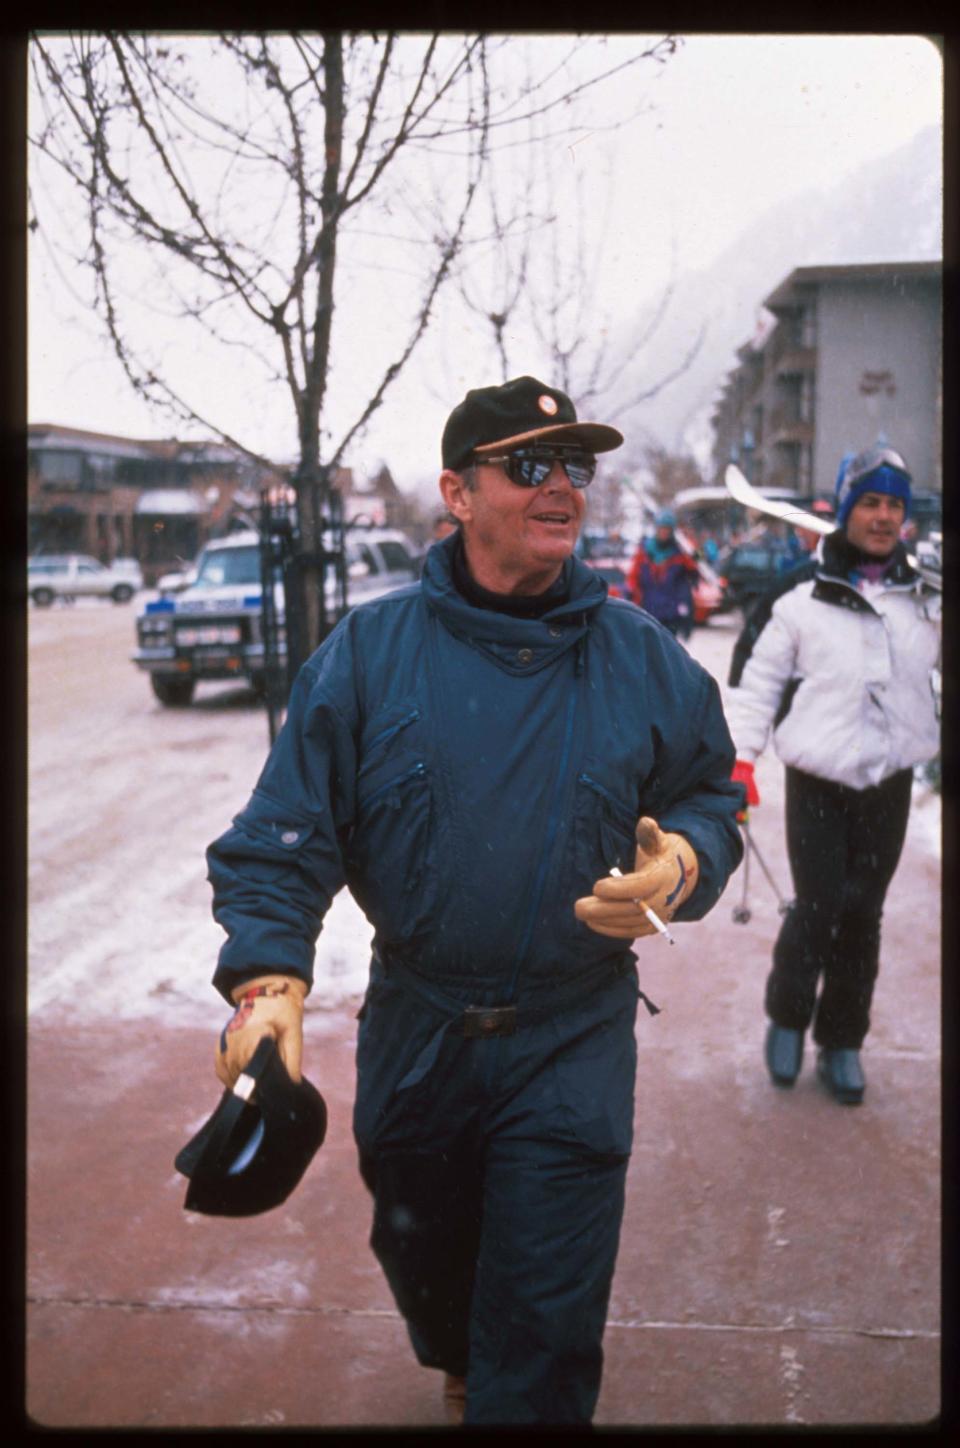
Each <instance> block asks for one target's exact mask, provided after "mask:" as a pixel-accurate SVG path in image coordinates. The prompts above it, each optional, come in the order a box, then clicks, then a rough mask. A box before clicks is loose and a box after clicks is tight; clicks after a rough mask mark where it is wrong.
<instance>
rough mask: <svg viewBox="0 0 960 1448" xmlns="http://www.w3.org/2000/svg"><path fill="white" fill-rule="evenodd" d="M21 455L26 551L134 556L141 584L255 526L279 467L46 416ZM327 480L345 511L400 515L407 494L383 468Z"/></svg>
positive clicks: (397, 521)
mask: <svg viewBox="0 0 960 1448" xmlns="http://www.w3.org/2000/svg"><path fill="white" fill-rule="evenodd" d="M27 459H28V478H27V525H28V540H27V547H28V551H29V552H30V553H40V552H43V553H88V554H90V555H91V556H92V557H95V558H99V559H100V561H101V562H102V563H111V562H112V561H113V560H114V558H118V557H130V558H136V559H138V560H139V562H140V566H141V568H142V570H143V575H144V578H145V580H146V582H147V583H148V584H151V583H154V582H155V581H156V579H157V577H159V575H160V574H161V573H164V572H166V571H167V570H168V569H170V568H172V567H174V566H175V565H176V564H178V563H181V562H183V561H185V560H189V559H192V558H194V557H195V556H196V554H197V552H198V551H199V549H200V548H201V547H202V546H203V544H204V543H205V542H206V541H207V539H208V538H210V537H216V536H218V535H220V534H223V533H226V532H228V531H229V530H230V529H231V527H234V526H238V525H239V526H248V527H249V526H251V525H252V526H256V523H257V521H258V516H259V509H260V496H261V492H262V491H263V490H264V489H268V488H270V487H273V486H275V485H277V484H282V483H283V478H282V476H281V474H280V471H279V470H278V471H277V472H271V471H270V470H268V469H264V468H262V467H258V466H257V464H255V463H254V462H253V461H252V460H251V459H249V458H248V457H246V456H245V455H244V454H242V453H239V452H236V451H234V450H233V449H232V448H229V447H226V446H224V445H223V444H221V443H211V442H207V443H188V442H177V441H173V440H171V441H164V442H160V441H141V440H137V439H133V438H125V437H116V436H113V435H111V434H108V433H100V432H87V431H85V430H84V429H82V428H75V427H62V426H60V425H58V424H55V423H32V424H30V425H29V426H28V428H27ZM333 481H334V486H335V487H336V488H338V489H339V491H340V492H341V493H342V494H343V495H344V505H345V506H344V511H345V513H346V515H347V516H348V517H353V516H355V515H357V514H358V513H360V514H363V515H364V516H365V517H368V516H369V518H370V520H371V521H383V522H386V523H388V524H389V525H390V526H397V527H402V526H404V525H405V524H406V523H407V521H408V519H407V513H408V512H409V508H408V505H407V500H406V499H405V497H404V495H403V494H402V493H400V492H399V490H398V489H397V487H396V484H395V483H394V481H393V478H392V477H391V475H390V471H389V469H388V468H387V467H385V466H384V467H382V468H381V470H380V472H379V473H378V475H377V476H376V477H375V478H374V479H373V480H372V481H371V482H370V484H369V485H368V486H366V487H365V488H363V489H362V490H360V489H358V488H356V487H355V483H354V477H353V472H352V470H351V469H350V468H340V469H338V470H337V472H336V474H335V476H334V480H333Z"/></svg>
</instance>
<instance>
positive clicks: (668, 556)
mask: <svg viewBox="0 0 960 1448" xmlns="http://www.w3.org/2000/svg"><path fill="white" fill-rule="evenodd" d="M676 526H677V518H676V514H675V513H673V512H672V511H671V510H670V509H669V508H665V509H664V510H663V511H662V512H660V513H658V514H657V518H656V530H655V532H654V534H653V537H652V538H646V539H644V541H643V542H642V543H641V544H640V546H639V548H638V549H637V551H636V553H635V554H634V558H633V562H632V564H631V565H630V572H629V574H628V576H627V586H628V588H629V590H630V598H631V599H632V600H633V602H634V603H638V604H639V605H640V607H641V608H643V609H645V610H646V612H647V613H649V614H652V615H653V617H654V618H655V619H657V621H658V622H659V623H662V624H663V625H664V627H665V628H668V629H669V630H670V632H671V633H672V634H673V635H674V637H676V638H679V639H684V640H686V639H689V637H690V635H691V633H692V632H693V589H694V585H695V583H696V580H697V561H696V558H695V557H694V556H693V554H692V553H688V552H685V551H684V549H683V548H681V547H680V544H679V542H678V540H677V535H676V532H675V531H674V530H675V529H676Z"/></svg>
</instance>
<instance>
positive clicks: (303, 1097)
mask: <svg viewBox="0 0 960 1448" xmlns="http://www.w3.org/2000/svg"><path fill="white" fill-rule="evenodd" d="M326 1131H327V1107H326V1103H325V1102H324V1099H323V1097H322V1096H321V1095H320V1092H319V1091H318V1090H317V1088H316V1087H315V1086H313V1085H312V1084H311V1083H310V1082H309V1081H307V1080H305V1079H302V1080H300V1081H291V1079H290V1077H289V1075H288V1073H287V1069H286V1067H285V1066H284V1064H283V1062H282V1061H281V1059H280V1056H279V1054H278V1052H277V1043H276V1041H274V1040H273V1038H272V1037H271V1036H264V1038H263V1040H262V1041H260V1043H259V1045H258V1046H257V1049H256V1050H255V1051H254V1053H253V1056H252V1057H251V1058H250V1060H249V1062H248V1063H247V1065H246V1066H245V1067H244V1069H243V1071H242V1072H241V1073H240V1076H239V1077H238V1078H237V1080H236V1082H235V1083H234V1085H233V1087H232V1088H230V1089H228V1090H226V1091H224V1093H223V1096H222V1097H221V1098H220V1104H219V1106H218V1107H217V1109H216V1111H215V1112H214V1113H213V1115H212V1116H211V1117H210V1118H209V1120H208V1121H206V1122H205V1123H204V1124H203V1126H201V1128H200V1130H199V1131H198V1132H197V1134H196V1136H194V1137H192V1138H191V1139H190V1141H188V1142H187V1144H186V1146H184V1147H183V1148H182V1149H181V1150H180V1151H179V1152H178V1153H177V1156H176V1160H175V1162H174V1165H175V1166H176V1168H177V1171H179V1172H181V1173H182V1174H183V1175H184V1176H185V1177H189V1179H190V1185H189V1186H188V1187H187V1195H186V1199H185V1201H184V1203H183V1205H184V1209H185V1210H186V1211H189V1212H204V1213H206V1214H207V1215H208V1216H214V1217H252V1216H255V1215H256V1214H257V1213H258V1212H268V1211H270V1209H271V1208H272V1207H278V1206H279V1205H280V1203H281V1202H285V1201H286V1199H287V1197H288V1196H289V1195H290V1193H291V1192H292V1191H293V1189H294V1187H295V1186H296V1185H297V1184H298V1182H299V1181H300V1179H301V1178H302V1176H303V1174H304V1172H305V1171H306V1169H307V1167H308V1166H309V1165H310V1162H311V1161H312V1160H313V1157H314V1154H315V1152H316V1151H317V1149H318V1148H319V1147H320V1146H321V1145H322V1144H323V1138H324V1136H325V1135H326Z"/></svg>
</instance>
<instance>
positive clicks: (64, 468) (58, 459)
mask: <svg viewBox="0 0 960 1448" xmlns="http://www.w3.org/2000/svg"><path fill="white" fill-rule="evenodd" d="M30 464H31V466H32V467H33V468H35V469H36V471H37V472H38V473H39V474H40V477H41V478H42V479H43V481H44V483H47V484H50V485H51V486H53V487H65V488H78V487H79V486H80V483H81V480H82V478H83V454H82V453H80V452H62V451H60V449H57V450H56V451H53V450H46V449H44V450H42V451H38V452H33V453H31V454H30Z"/></svg>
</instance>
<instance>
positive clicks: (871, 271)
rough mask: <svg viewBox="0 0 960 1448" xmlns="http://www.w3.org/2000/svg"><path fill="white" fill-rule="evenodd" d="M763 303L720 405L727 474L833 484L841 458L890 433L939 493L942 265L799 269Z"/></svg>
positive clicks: (770, 483)
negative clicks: (733, 470) (734, 468)
mask: <svg viewBox="0 0 960 1448" xmlns="http://www.w3.org/2000/svg"><path fill="white" fill-rule="evenodd" d="M763 305H764V307H765V308H766V312H767V322H766V325H765V327H764V328H763V329H762V330H760V331H759V332H758V334H757V336H756V337H755V338H753V339H752V340H751V341H750V342H748V343H746V344H745V345H744V346H743V347H741V348H740V349H739V351H738V353H737V356H738V358H739V362H738V365H737V366H736V367H735V368H734V369H733V371H732V372H731V373H730V374H729V375H728V377H727V379H726V381H725V383H724V385H723V388H722V391H721V394H720V397H719V399H718V401H717V404H716V407H715V410H714V414H713V419H712V421H713V425H714V431H715V445H714V462H715V466H716V474H717V477H718V478H720V477H722V473H723V469H724V468H725V467H726V465H727V463H728V462H736V463H737V464H738V465H739V466H740V467H741V468H742V469H743V471H744V472H745V473H746V474H747V476H748V477H749V478H750V481H751V482H753V483H754V484H755V485H757V486H758V487H781V488H793V489H795V490H796V491H797V492H799V493H800V494H801V495H802V496H807V497H809V496H811V495H812V494H815V493H827V492H832V490H833V485H834V481H835V479H836V473H837V468H838V465H839V462H840V459H841V458H842V457H843V455H844V454H845V453H847V452H850V451H851V450H853V451H856V450H859V449H860V448H862V447H866V446H868V445H869V444H871V443H874V442H876V441H877V440H878V439H885V440H886V441H888V442H889V443H890V444H891V445H892V446H894V447H896V448H897V449H898V451H899V452H900V453H901V454H902V455H903V457H904V458H905V459H906V461H907V464H908V466H909V467H910V470H911V472H912V474H913V477H914V483H915V486H916V487H917V488H918V489H929V490H940V489H941V487H942V479H941V471H940V424H941V406H942V402H941V376H940V357H941V306H942V267H941V264H940V263H939V262H896V263H895V262H889V263H886V262H885V263H871V264H865V265H858V266H853V265H851V266H814V267H798V268H797V269H796V270H795V271H793V272H791V273H790V275H789V276H788V277H786V278H785V279H784V280H783V281H782V282H781V283H780V285H779V286H777V287H776V288H775V289H774V290H773V292H771V293H770V295H769V296H767V297H765V298H764V302H763Z"/></svg>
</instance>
